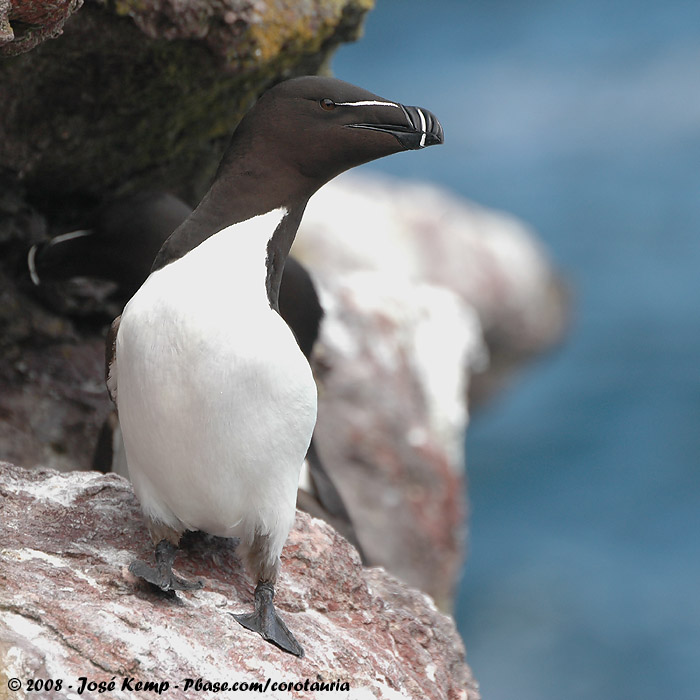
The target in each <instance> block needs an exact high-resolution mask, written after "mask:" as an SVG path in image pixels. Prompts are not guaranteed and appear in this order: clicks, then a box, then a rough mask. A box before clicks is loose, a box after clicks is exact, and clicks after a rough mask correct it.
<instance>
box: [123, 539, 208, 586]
mask: <svg viewBox="0 0 700 700" xmlns="http://www.w3.org/2000/svg"><path fill="white" fill-rule="evenodd" d="M178 539H179V538H178ZM155 554H156V565H155V567H153V566H150V565H149V564H147V563H146V562H145V561H141V560H140V559H136V560H134V561H132V562H131V564H130V565H129V571H131V573H132V574H134V575H135V576H138V577H139V578H142V579H144V580H145V581H148V583H151V584H153V585H154V586H158V588H160V589H161V590H163V591H193V590H197V589H199V588H202V586H203V585H204V584H203V583H202V581H199V580H197V581H188V580H187V579H184V578H181V577H180V576H178V575H177V574H175V573H174V572H173V562H174V561H175V555H176V554H177V545H176V544H173V542H172V541H171V540H170V539H168V538H163V539H161V540H160V541H159V542H158V544H157V545H156V551H155Z"/></svg>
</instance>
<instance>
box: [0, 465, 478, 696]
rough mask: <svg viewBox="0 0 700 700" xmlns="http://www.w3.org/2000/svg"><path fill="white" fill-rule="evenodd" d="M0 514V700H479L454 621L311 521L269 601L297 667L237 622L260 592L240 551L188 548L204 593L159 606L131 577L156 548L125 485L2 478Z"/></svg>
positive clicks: (305, 519)
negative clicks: (133, 564)
mask: <svg viewBox="0 0 700 700" xmlns="http://www.w3.org/2000/svg"><path fill="white" fill-rule="evenodd" d="M0 512H2V515H3V518H2V531H1V532H0V560H2V566H1V568H0V695H2V693H4V692H5V691H6V690H7V683H8V681H9V679H10V678H18V679H20V680H22V682H23V686H24V687H23V689H22V690H21V691H19V692H17V693H15V694H13V695H12V697H16V698H22V697H35V698H36V697H42V694H41V693H26V695H25V693H24V691H25V690H26V684H27V680H28V679H38V678H41V679H54V680H56V679H59V678H60V679H63V688H62V690H60V691H56V690H53V691H52V692H51V694H44V695H43V697H52V698H62V697H78V696H77V694H76V689H77V688H78V687H79V678H80V677H81V676H82V677H86V678H87V679H88V680H89V681H93V682H97V683H99V682H107V683H108V682H109V681H110V680H112V679H113V678H115V679H116V688H115V690H114V691H113V692H110V693H108V694H107V695H103V694H99V693H98V692H97V691H94V692H90V691H86V692H84V693H83V694H82V696H81V697H114V698H121V697H125V698H130V697H144V695H143V694H140V693H139V692H137V691H136V690H130V689H129V686H127V687H126V688H125V689H124V690H123V691H122V690H121V689H122V687H123V682H124V678H127V679H129V678H132V679H134V680H133V681H131V685H132V687H133V684H134V683H136V682H138V681H142V682H145V681H150V682H158V683H163V682H168V683H169V688H168V689H167V692H165V693H164V696H165V697H168V698H187V697H208V696H210V695H208V694H207V693H206V692H204V691H201V692H195V691H194V690H193V689H192V688H190V689H189V690H188V691H185V689H184V688H185V682H186V679H187V678H191V679H195V680H196V679H198V678H202V679H203V680H204V681H207V680H208V681H210V682H212V683H215V682H219V683H223V682H228V683H229V684H231V683H234V682H236V681H237V682H239V683H240V682H243V681H245V682H248V683H250V682H253V681H259V682H261V683H263V684H265V683H266V682H267V679H268V678H269V679H271V683H272V682H277V683H279V682H289V681H292V682H294V683H304V682H305V680H306V679H307V678H308V679H309V681H310V683H313V682H319V681H324V682H328V683H330V682H336V683H342V684H347V688H346V689H345V690H341V691H339V692H336V693H328V692H320V691H319V692H313V691H304V690H300V691H297V690H292V691H291V692H290V691H289V690H287V691H284V692H281V691H276V692H273V690H272V689H271V688H269V690H268V691H267V692H263V693H257V692H256V693H255V697H263V698H264V697H268V698H274V697H289V698H295V697H299V698H301V697H304V698H308V697H311V698H315V697H318V698H321V697H324V698H328V697H342V698H357V699H361V698H368V699H369V698H387V699H389V698H391V699H395V698H421V699H423V698H430V699H432V698H435V699H436V700H437V699H438V698H444V699H449V700H458V699H462V700H477V699H478V698H479V694H478V691H477V688H476V684H475V683H474V681H473V679H472V677H471V673H470V671H469V668H468V667H467V666H466V664H465V661H464V648H463V646H462V643H461V641H460V639H459V637H458V635H457V633H456V631H455V627H454V623H453V621H452V620H451V619H450V618H449V617H447V616H445V615H443V614H441V613H439V612H438V611H437V610H436V609H435V606H434V605H433V603H432V601H431V600H430V598H428V596H426V595H425V594H423V593H419V592H417V591H415V590H412V589H410V588H408V587H406V586H405V585H404V584H402V583H400V582H398V581H397V580H396V579H394V578H392V577H391V576H389V575H388V574H386V573H385V572H384V571H383V570H381V569H363V568H362V566H361V565H360V563H359V559H358V557H357V553H356V552H355V550H354V549H352V548H351V547H350V545H348V544H347V542H345V540H343V539H342V538H340V537H339V536H338V535H337V534H336V533H335V531H334V530H332V529H331V528H330V527H329V526H327V525H326V524H325V523H322V522H321V521H318V520H314V519H313V518H310V517H309V516H307V515H305V514H302V513H298V514H297V519H296V523H295V526H294V528H293V530H292V533H291V534H290V537H289V540H288V542H287V546H286V547H285V550H284V553H283V556H282V572H281V578H280V581H279V584H278V594H277V598H276V602H277V604H278V608H279V610H280V612H281V614H282V615H283V617H284V618H285V620H286V621H287V623H288V625H289V626H290V628H291V629H292V630H293V631H294V633H295V635H296V636H297V638H298V639H299V640H300V641H301V642H302V644H303V645H304V647H305V651H306V656H305V657H304V658H303V659H301V660H299V659H296V658H295V657H291V656H289V655H287V654H284V653H283V652H281V651H279V650H278V649H276V648H275V647H273V646H271V645H269V644H267V643H266V642H264V641H263V640H262V639H261V638H260V637H258V636H257V635H255V634H253V633H251V632H248V631H246V630H244V629H242V628H241V627H240V626H239V625H238V624H237V623H236V622H235V621H234V620H233V618H232V617H231V616H230V615H229V614H228V613H229V612H240V611H242V610H246V609H248V608H250V606H251V601H252V592H253V585H252V582H251V581H250V580H249V579H248V578H247V577H246V576H245V574H244V572H243V570H242V567H241V564H240V562H239V561H238V559H237V558H236V556H235V550H234V548H233V546H232V543H231V541H227V540H213V539H209V538H204V537H203V536H201V535H194V536H192V537H191V538H190V541H189V543H188V547H187V548H186V549H185V551H184V552H183V553H182V554H180V555H179V558H178V560H177V562H176V568H177V569H178V570H179V571H180V572H181V573H182V574H183V575H185V576H189V577H199V578H203V579H204V581H205V587H204V589H203V590H202V591H197V592H191V593H190V592H188V593H185V594H180V593H178V594H177V597H176V598H174V599H166V598H164V597H162V596H161V595H158V594H156V593H154V592H153V591H151V590H148V589H147V588H145V587H144V586H142V585H141V584H140V583H139V582H137V581H136V580H135V579H134V578H133V576H131V574H129V572H128V564H129V562H130V560H131V559H132V558H133V556H134V555H137V556H140V557H145V556H150V549H151V546H150V542H149V539H148V535H147V534H146V531H145V528H144V527H143V525H142V523H141V517H140V512H139V509H138V504H137V503H136V500H135V498H134V496H133V493H132V491H131V487H130V485H129V484H128V483H127V482H126V481H125V480H124V479H122V478H121V477H118V476H116V475H106V476H104V475H101V474H97V473H94V472H72V473H67V474H64V473H59V472H55V471H52V470H32V471H29V470H25V469H23V468H20V467H16V466H13V465H10V464H7V463H0ZM68 685H73V690H72V691H70V690H68V689H67V686H68ZM176 685H177V686H179V687H178V688H176V687H175V686H176ZM343 688H345V686H343ZM348 688H349V689H348ZM71 692H72V694H71ZM151 695H153V693H149V694H148V696H151Z"/></svg>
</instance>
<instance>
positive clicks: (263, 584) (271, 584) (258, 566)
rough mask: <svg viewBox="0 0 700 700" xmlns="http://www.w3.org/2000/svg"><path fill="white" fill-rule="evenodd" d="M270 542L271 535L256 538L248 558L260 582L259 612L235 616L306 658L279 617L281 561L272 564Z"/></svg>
mask: <svg viewBox="0 0 700 700" xmlns="http://www.w3.org/2000/svg"><path fill="white" fill-rule="evenodd" d="M268 543H269V538H268V537H267V536H262V535H261V536H258V535H256V537H255V538H254V540H253V545H252V546H251V548H250V550H249V552H248V556H247V559H248V566H249V568H250V569H251V572H252V573H253V574H254V575H255V576H256V578H257V581H258V585H257V586H256V587H255V611H254V612H252V613H248V614H244V615H233V617H235V618H236V620H238V622H239V623H240V624H241V625H243V627H245V628H246V629H249V630H251V631H253V632H257V633H258V634H259V635H260V636H261V637H262V638H263V639H265V640H267V641H268V642H271V643H272V644H275V645H276V646H278V647H279V648H280V649H282V650H283V651H286V652H288V653H290V654H294V655H295V656H304V649H303V648H302V646H301V644H299V642H297V640H296V639H295V637H294V635H293V634H292V633H291V632H290V631H289V629H288V628H287V625H286V624H285V623H284V621H283V620H282V618H281V617H280V616H279V615H278V614H277V611H276V610H275V606H274V604H273V602H272V600H273V598H274V597H275V581H276V580H277V572H278V570H279V558H278V557H277V556H273V557H272V562H273V563H272V564H271V563H270V552H269V548H268Z"/></svg>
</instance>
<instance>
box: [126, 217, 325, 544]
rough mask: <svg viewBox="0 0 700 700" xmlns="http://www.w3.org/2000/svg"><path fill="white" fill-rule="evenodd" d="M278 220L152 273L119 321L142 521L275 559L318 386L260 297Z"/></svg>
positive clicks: (239, 228)
mask: <svg viewBox="0 0 700 700" xmlns="http://www.w3.org/2000/svg"><path fill="white" fill-rule="evenodd" d="M285 213H286V212H285V211H283V210H277V211H273V212H270V213H268V214H265V215H263V216H259V217H256V218H254V219H251V220H249V221H246V222H243V223H240V224H236V225H235V226H231V227H230V228H228V229H225V230H223V231H221V232H219V233H218V234H216V235H215V236H212V237H211V238H209V239H208V240H206V241H205V242H204V243H202V244H200V245H199V246H197V248H195V249H193V250H192V251H191V252H189V253H188V254H187V255H185V256H184V257H183V258H181V259H179V260H177V261H175V262H173V263H171V264H169V265H167V266H166V267H164V268H162V269H160V270H158V271H156V272H154V273H153V274H152V275H151V276H150V277H149V278H148V280H147V281H146V282H145V284H144V285H143V287H142V288H141V289H140V290H139V291H138V292H137V293H136V295H135V296H134V297H133V298H132V300H131V301H130V302H129V304H128V305H127V307H126V308H125V310H124V313H123V314H122V320H121V325H120V327H119V334H118V336H117V349H116V358H117V363H118V381H119V392H118V409H119V419H120V423H121V427H122V431H123V434H124V445H125V449H126V456H127V462H128V466H129V474H130V477H131V479H132V482H133V484H134V489H135V491H136V494H137V496H138V497H139V499H140V501H141V504H142V507H143V509H144V512H145V513H146V515H147V516H149V517H150V518H152V519H155V520H157V521H161V522H164V523H165V524H167V525H169V526H171V527H174V528H175V529H184V528H187V529H198V530H204V531H206V532H210V533H212V534H215V535H220V536H225V537H231V536H239V537H242V538H244V539H245V540H249V539H250V538H251V537H252V535H253V533H254V532H255V531H257V532H261V533H269V534H271V535H272V536H273V538H274V539H275V541H279V550H280V551H281V549H282V545H283V544H284V540H285V539H286V537H287V534H288V532H289V528H290V527H291V524H292V521H293V518H294V504H295V499H296V489H297V483H298V479H299V470H300V468H301V465H302V463H303V461H304V457H305V454H306V450H307V448H308V445H309V441H310V439H311V433H312V431H313V426H314V423H315V420H316V386H315V384H314V381H313V377H312V375H311V370H310V368H309V365H308V363H307V361H306V358H305V357H304V356H303V354H302V353H301V351H300V350H299V347H298V345H297V343H296V340H295V339H294V336H293V335H292V332H291V331H290V329H289V327H288V326H287V325H286V323H285V322H284V321H283V320H282V319H281V317H280V316H279V315H278V314H277V313H276V312H275V311H273V310H272V309H271V308H270V306H269V302H268V299H267V293H266V289H265V277H266V266H265V259H266V255H267V244H268V242H269V239H270V237H271V235H272V233H273V232H274V230H275V228H276V226H277V224H278V223H279V222H280V221H281V219H282V217H283V215H284V214H285Z"/></svg>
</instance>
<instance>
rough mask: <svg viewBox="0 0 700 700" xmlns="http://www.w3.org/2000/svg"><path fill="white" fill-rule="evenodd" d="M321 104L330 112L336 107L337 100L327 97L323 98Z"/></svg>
mask: <svg viewBox="0 0 700 700" xmlns="http://www.w3.org/2000/svg"><path fill="white" fill-rule="evenodd" d="M319 104H320V105H321V107H322V108H323V109H325V110H326V112H330V111H331V110H333V109H335V102H333V100H329V99H328V98H327V97H326V98H324V99H323V100H321V101H320V102H319Z"/></svg>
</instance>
